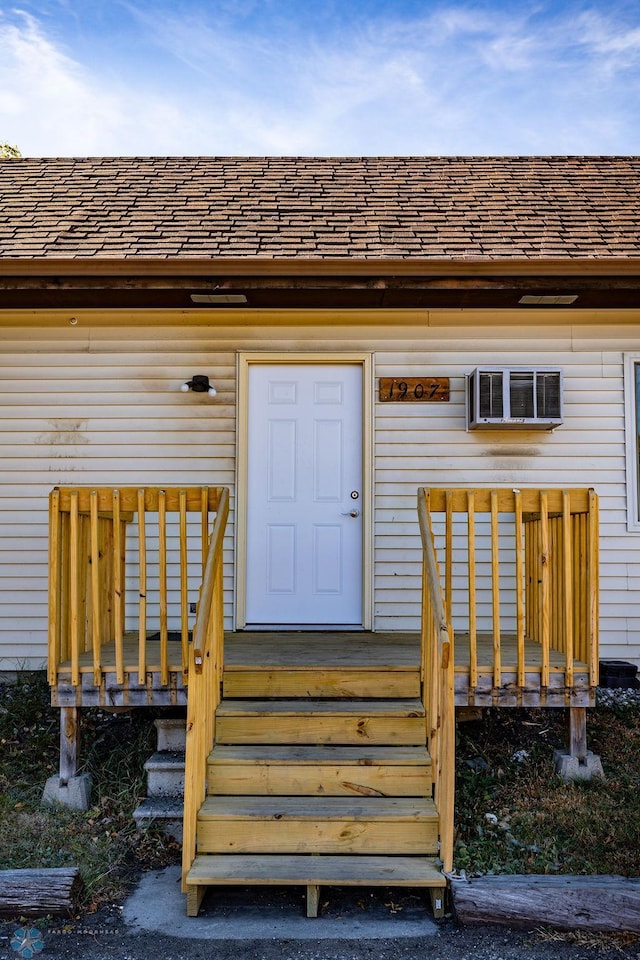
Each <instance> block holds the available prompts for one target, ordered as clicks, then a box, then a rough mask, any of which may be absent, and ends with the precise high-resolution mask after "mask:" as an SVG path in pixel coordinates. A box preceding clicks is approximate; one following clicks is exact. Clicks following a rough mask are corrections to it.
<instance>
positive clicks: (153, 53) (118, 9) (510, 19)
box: [0, 0, 640, 156]
mask: <svg viewBox="0 0 640 960" xmlns="http://www.w3.org/2000/svg"><path fill="white" fill-rule="evenodd" d="M0 140H7V141H9V142H10V143H14V144H17V145H18V146H19V147H20V148H21V150H22V152H23V154H24V155H26V156H62V155H64V156H82V155H98V154H103V155H109V154H125V155H132V154H133V155H141V154H147V155H149V154H307V155H309V154H318V155H361V154H368V155H372V154H374V155H375V154H474V153H476V154H502V153H504V154H527V153H533V154H550V153H572V154H583V153H589V154H615V153H620V154H633V153H640V3H639V2H638V0H634V2H626V0H620V2H619V0H611V2H603V0H592V2H588V0H584V2H583V0H566V2H565V0H555V2H554V3H551V2H544V0H543V2H539V3H536V2H528V0H522V2H518V0H512V2H505V0H478V2H466V0H459V2H456V0H442V2H439V0H394V2H391V0H342V2H337V0H297V2H295V0H209V2H204V0H172V2H169V0H22V2H19V3H18V4H13V3H6V2H5V0H0Z"/></svg>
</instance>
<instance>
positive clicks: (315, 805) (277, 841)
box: [186, 667, 445, 916]
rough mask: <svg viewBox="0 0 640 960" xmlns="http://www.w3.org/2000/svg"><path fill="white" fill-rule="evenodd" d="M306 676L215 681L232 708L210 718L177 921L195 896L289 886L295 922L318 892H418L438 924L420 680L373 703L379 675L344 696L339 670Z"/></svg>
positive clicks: (361, 677) (440, 881) (371, 673)
mask: <svg viewBox="0 0 640 960" xmlns="http://www.w3.org/2000/svg"><path fill="white" fill-rule="evenodd" d="M334 672H335V674H336V676H335V677H334V676H333V673H334ZM314 673H315V671H313V670H307V669H304V670H299V669H296V670H293V669H287V668H286V667H285V668H281V667H270V668H268V669H267V670H266V672H265V674H264V675H262V674H259V671H253V670H251V671H248V670H247V671H240V670H238V671H237V672H236V673H235V674H234V680H233V681H228V680H227V673H226V672H225V686H224V689H225V692H227V693H228V692H229V691H233V693H234V696H233V697H228V696H226V697H225V698H224V699H223V700H222V702H221V703H220V704H219V706H218V709H217V711H216V718H215V743H214V747H213V750H212V751H211V753H210V755H209V758H208V764H207V768H208V769H207V793H208V796H207V797H206V799H205V801H204V803H203V804H202V807H201V809H200V813H199V815H198V821H197V830H196V842H197V856H196V859H195V861H194V863H193V865H192V867H191V870H190V871H189V872H188V874H187V878H186V890H187V911H188V913H189V915H190V916H195V915H196V914H197V912H198V910H199V907H200V903H201V901H202V897H203V895H204V892H205V890H206V888H207V886H210V885H218V884H225V883H242V884H269V883H272V884H282V883H285V884H302V885H304V886H306V888H307V914H308V916H316V915H317V909H318V891H319V889H320V887H321V886H322V885H328V884H337V885H341V884H342V885H363V886H367V885H368V886H384V885H396V884H397V885H400V886H423V887H425V888H429V890H430V891H432V894H433V896H432V902H433V904H434V912H436V914H437V915H442V911H443V891H444V887H445V880H444V878H443V876H442V874H441V872H440V871H439V870H438V867H437V860H436V857H437V853H438V836H439V822H438V814H437V811H436V809H435V806H434V803H433V800H432V771H431V760H430V757H429V754H428V751H427V750H426V748H425V743H426V730H425V723H426V721H425V710H424V706H423V703H422V701H421V700H420V699H419V698H418V697H416V696H415V695H413V694H414V692H415V690H416V683H417V685H418V688H419V672H418V671H417V670H413V671H410V670H399V671H397V673H398V675H403V682H402V683H400V682H396V681H397V680H398V677H393V678H392V679H391V681H389V678H388V677H387V680H386V693H384V691H385V676H384V672H383V671H378V670H368V669H365V668H361V669H358V670H357V671H356V672H355V673H354V675H353V676H352V677H351V678H347V682H345V675H346V673H348V671H346V672H345V671H343V669H342V668H340V670H336V671H331V670H329V671H327V670H326V669H323V670H322V671H319V675H318V676H312V674H314ZM338 673H339V675H340V683H338V681H337V679H336V677H337V674H338ZM240 677H242V682H241V683H238V682H236V681H237V680H238V678H240ZM251 678H253V679H251ZM416 678H417V680H416ZM350 680H351V681H353V682H352V683H351V682H349V681H350ZM294 681H295V682H294ZM404 681H407V682H406V683H405V682H404ZM254 683H255V691H256V692H254V695H253V697H251V698H249V697H248V696H247V694H248V693H250V691H251V689H252V685H253V684H254ZM389 688H391V690H392V691H393V693H391V695H389ZM338 689H339V690H340V694H341V695H339V696H337V695H336V690H338ZM354 690H357V691H358V693H359V694H362V696H360V697H355V696H354V694H353V691H354ZM292 691H295V694H293V693H292ZM309 691H311V692H312V693H313V696H309ZM328 693H331V694H332V695H331V697H327V694H328ZM276 694H277V695H276ZM382 694H384V695H382Z"/></svg>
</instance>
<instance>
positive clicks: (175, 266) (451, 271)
mask: <svg viewBox="0 0 640 960" xmlns="http://www.w3.org/2000/svg"><path fill="white" fill-rule="evenodd" d="M219 274H224V275H225V276H245V275H247V276H248V275H251V276H270V275H272V276H273V275H277V276H291V277H296V276H335V277H340V276H342V277H346V276H421V277H423V276H450V277H454V276H455V277H466V276H476V277H477V276H488V277H490V276H502V277H505V276H538V277H540V276H576V277H580V276H618V277H622V276H640V257H638V258H635V257H583V258H577V257H554V258H545V257H538V258H534V257H531V258H526V259H525V258H516V257H513V258H499V259H497V258H496V259H488V258H474V257H469V258H464V259H462V258H461V259H452V258H447V259H431V258H419V257H411V258H406V259H394V258H389V259H387V258H382V257H381V258H377V259H369V258H367V259H359V258H355V257H353V258H352V257H349V258H346V257H345V258H326V259H325V258H320V257H318V258H303V257H296V258H284V257H283V258H266V257H242V258H234V257H228V258H224V257H222V258H208V257H202V258H196V257H194V258H185V257H175V258H163V259H147V258H142V257H140V258H138V257H126V258H117V257H110V258H100V257H86V258H76V259H73V258H54V257H41V258H38V257H34V258H25V257H0V276H42V277H50V276H58V275H64V276H104V277H108V276H113V277H116V276H117V277H122V276H136V277H145V276H146V277H153V276H184V277H189V276H194V277H201V276H207V275H212V276H215V275H219Z"/></svg>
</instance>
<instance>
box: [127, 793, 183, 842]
mask: <svg viewBox="0 0 640 960" xmlns="http://www.w3.org/2000/svg"><path fill="white" fill-rule="evenodd" d="M182 814H183V801H182V797H147V798H146V800H143V801H142V803H141V804H140V806H139V807H138V808H137V810H134V811H133V819H134V820H135V821H136V825H137V827H138V829H139V830H145V829H148V828H149V827H155V828H157V829H158V830H162V832H163V833H166V834H167V835H168V836H170V837H173V838H174V840H177V841H178V842H179V843H182Z"/></svg>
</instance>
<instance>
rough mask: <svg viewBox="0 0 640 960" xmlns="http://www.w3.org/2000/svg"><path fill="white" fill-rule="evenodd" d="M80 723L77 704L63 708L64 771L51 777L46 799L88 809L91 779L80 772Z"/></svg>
mask: <svg viewBox="0 0 640 960" xmlns="http://www.w3.org/2000/svg"><path fill="white" fill-rule="evenodd" d="M79 755H80V724H79V717H78V708H77V707H61V708H60V773H59V776H57V777H49V779H48V780H47V782H46V784H45V788H44V793H43V796H42V802H43V803H44V804H50V803H61V804H62V805H63V806H65V807H71V808H72V809H73V810H88V809H89V804H90V799H91V780H90V778H89V775H88V774H86V773H83V774H81V775H80V776H78V758H79Z"/></svg>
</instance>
